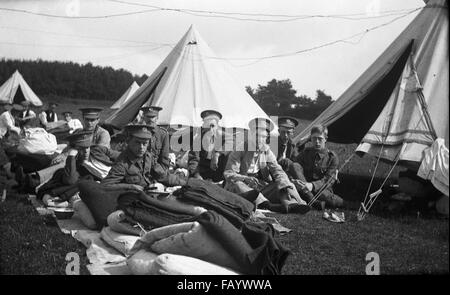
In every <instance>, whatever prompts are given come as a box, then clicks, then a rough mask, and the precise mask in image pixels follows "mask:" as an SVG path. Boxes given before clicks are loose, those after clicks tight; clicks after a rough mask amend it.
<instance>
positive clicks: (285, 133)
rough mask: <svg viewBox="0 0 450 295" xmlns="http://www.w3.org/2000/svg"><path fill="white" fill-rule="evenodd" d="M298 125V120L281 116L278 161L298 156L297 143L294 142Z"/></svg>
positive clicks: (279, 121)
mask: <svg viewBox="0 0 450 295" xmlns="http://www.w3.org/2000/svg"><path fill="white" fill-rule="evenodd" d="M297 126H298V121H297V120H296V119H293V118H288V117H281V118H279V119H278V132H279V134H280V135H279V137H278V150H277V152H276V156H277V161H278V163H280V161H282V160H284V159H291V160H292V159H293V157H295V156H296V149H295V145H294V143H293V142H292V137H293V136H294V129H295V127H297Z"/></svg>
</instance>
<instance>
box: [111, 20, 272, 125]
mask: <svg viewBox="0 0 450 295" xmlns="http://www.w3.org/2000/svg"><path fill="white" fill-rule="evenodd" d="M234 77H236V75H233V74H232V73H231V71H230V70H229V69H228V65H227V64H226V62H225V61H224V60H222V59H220V58H218V57H217V56H216V55H215V54H214V52H213V51H212V50H211V48H210V47H209V46H208V44H206V42H205V41H204V40H203V38H202V37H201V36H200V34H199V33H198V32H197V30H196V29H195V28H194V27H193V26H191V27H190V28H189V30H188V31H187V33H186V34H185V35H184V36H183V37H182V38H181V40H180V41H179V42H178V44H177V45H176V46H175V47H174V48H173V50H172V51H171V52H170V53H169V55H168V56H167V57H166V58H165V59H164V61H163V62H162V63H161V64H160V65H159V66H158V68H157V69H156V70H155V71H154V72H153V74H152V75H151V76H150V77H149V78H148V79H147V80H146V81H145V82H144V84H143V85H142V86H141V87H140V88H139V89H138V90H137V91H136V92H135V93H134V95H133V96H132V97H130V98H129V100H128V101H127V102H126V103H125V104H124V105H123V107H122V108H121V109H120V110H119V111H118V112H116V113H114V114H113V115H111V116H110V117H109V118H108V119H106V123H108V124H111V125H113V126H116V127H123V126H124V125H126V124H127V123H128V122H131V121H132V120H133V119H134V118H135V117H136V115H137V114H138V111H139V108H140V107H141V106H143V105H156V106H160V107H162V108H163V109H162V111H161V112H160V115H159V124H161V125H177V124H179V125H183V126H194V127H198V126H201V124H202V119H201V117H200V113H201V112H202V111H204V110H207V109H213V110H217V111H219V112H221V113H222V115H223V119H222V122H221V124H222V126H223V127H226V128H232V127H236V128H248V122H249V121H250V120H251V119H253V118H255V117H264V118H268V116H267V114H266V113H265V112H264V111H263V110H262V109H261V108H260V107H259V105H258V104H257V103H256V102H255V101H254V100H253V98H252V97H251V96H250V95H249V94H248V93H247V92H246V91H245V89H244V87H243V86H240V85H239V84H238V83H237V82H236V80H235V79H234Z"/></svg>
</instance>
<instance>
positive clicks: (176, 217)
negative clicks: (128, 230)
mask: <svg viewBox="0 0 450 295" xmlns="http://www.w3.org/2000/svg"><path fill="white" fill-rule="evenodd" d="M117 204H118V209H120V210H123V211H124V212H125V214H126V215H127V217H128V218H129V219H130V220H132V221H135V222H139V223H140V224H142V225H143V226H144V227H146V228H157V227H162V226H166V225H171V224H175V223H181V222H191V221H193V220H194V217H195V216H194V215H191V214H189V213H188V212H189V211H183V210H182V209H174V208H173V207H172V206H171V205H170V203H167V202H163V201H160V200H158V199H157V198H154V197H151V196H149V195H147V194H145V193H144V192H140V193H138V192H126V193H124V194H122V195H121V196H120V197H119V199H118V200H117Z"/></svg>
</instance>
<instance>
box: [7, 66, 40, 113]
mask: <svg viewBox="0 0 450 295" xmlns="http://www.w3.org/2000/svg"><path fill="white" fill-rule="evenodd" d="M24 100H26V101H29V102H30V103H31V104H32V105H34V106H42V101H41V100H40V99H39V97H38V96H37V95H36V94H35V93H34V92H33V90H31V88H30V86H28V84H27V82H25V80H24V79H23V77H22V75H21V74H20V73H19V71H18V70H16V71H15V72H14V74H12V76H11V77H10V78H9V79H8V80H7V81H6V82H5V83H4V84H3V85H2V86H0V101H2V102H9V103H12V104H14V103H16V104H20V103H21V102H22V101H24Z"/></svg>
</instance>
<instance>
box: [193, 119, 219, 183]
mask: <svg viewBox="0 0 450 295" xmlns="http://www.w3.org/2000/svg"><path fill="white" fill-rule="evenodd" d="M200 116H201V117H202V119H203V126H202V128H200V130H198V132H196V133H195V135H194V137H193V141H196V140H199V141H200V143H201V145H200V146H201V149H200V150H199V151H196V150H191V151H189V154H188V171H189V176H190V177H195V178H201V179H210V180H212V181H213V182H220V181H222V180H223V172H224V170H225V165H226V162H227V155H226V153H225V152H224V150H223V148H224V146H225V136H224V134H223V132H222V131H221V128H220V126H219V121H220V120H221V119H222V114H221V113H219V112H218V111H215V110H205V111H203V112H201V114H200Z"/></svg>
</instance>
